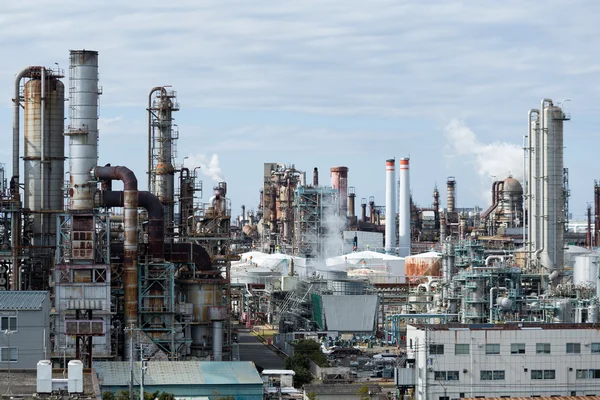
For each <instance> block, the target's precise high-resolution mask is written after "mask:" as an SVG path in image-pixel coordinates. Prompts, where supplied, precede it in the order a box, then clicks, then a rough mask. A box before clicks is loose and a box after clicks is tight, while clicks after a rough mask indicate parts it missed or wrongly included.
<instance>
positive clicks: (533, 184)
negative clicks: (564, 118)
mask: <svg viewBox="0 0 600 400" xmlns="http://www.w3.org/2000/svg"><path fill="white" fill-rule="evenodd" d="M534 114H535V115H536V121H538V120H539V114H540V111H539V110H537V109H531V110H529V112H528V113H527V132H528V135H529V144H528V149H529V163H528V164H529V168H528V175H529V179H528V181H529V183H528V185H527V190H528V195H527V228H528V229H527V253H528V254H527V259H528V260H529V263H531V262H533V260H534V258H533V257H532V254H533V252H534V251H536V250H537V249H538V248H539V247H540V246H541V243H540V240H539V232H540V227H539V221H540V216H539V213H540V209H539V203H540V189H539V188H540V179H539V162H540V149H539V146H540V134H539V130H538V129H537V128H536V127H534V126H533V119H532V117H533V115H534ZM536 125H537V122H536Z"/></svg>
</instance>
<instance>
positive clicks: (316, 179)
mask: <svg viewBox="0 0 600 400" xmlns="http://www.w3.org/2000/svg"><path fill="white" fill-rule="evenodd" d="M313 186H314V187H317V186H319V169H318V168H317V167H315V169H314V170H313Z"/></svg>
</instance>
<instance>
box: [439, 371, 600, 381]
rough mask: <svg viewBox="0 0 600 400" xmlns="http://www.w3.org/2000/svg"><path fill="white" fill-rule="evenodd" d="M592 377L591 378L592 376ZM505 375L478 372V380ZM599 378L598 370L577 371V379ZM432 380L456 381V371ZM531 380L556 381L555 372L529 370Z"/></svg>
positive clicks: (496, 378) (493, 372) (503, 373)
mask: <svg viewBox="0 0 600 400" xmlns="http://www.w3.org/2000/svg"><path fill="white" fill-rule="evenodd" d="M592 375H593V376H592ZM505 376H506V373H505V371H503V370H493V371H480V372H479V379H480V380H482V381H503V380H504V379H505ZM594 378H600V370H598V369H590V370H587V369H582V370H577V379H594ZM434 379H435V380H436V381H458V380H459V373H458V371H435V372H434ZM531 379H556V371H555V370H553V369H533V370H531Z"/></svg>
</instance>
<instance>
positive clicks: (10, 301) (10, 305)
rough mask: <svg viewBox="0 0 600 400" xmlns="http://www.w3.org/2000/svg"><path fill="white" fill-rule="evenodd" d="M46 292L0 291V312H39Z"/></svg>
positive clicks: (45, 297)
mask: <svg viewBox="0 0 600 400" xmlns="http://www.w3.org/2000/svg"><path fill="white" fill-rule="evenodd" d="M47 298H48V292H46V291H42V290H40V291H12V290H3V291H0V310H5V311H8V310H41V309H42V304H43V303H44V301H45V300H46V299H47Z"/></svg>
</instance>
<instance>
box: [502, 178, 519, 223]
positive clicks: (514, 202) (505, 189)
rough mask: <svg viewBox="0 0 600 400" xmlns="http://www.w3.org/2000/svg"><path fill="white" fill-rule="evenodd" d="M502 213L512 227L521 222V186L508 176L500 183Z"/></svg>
mask: <svg viewBox="0 0 600 400" xmlns="http://www.w3.org/2000/svg"><path fill="white" fill-rule="evenodd" d="M502 215H503V217H504V218H506V221H503V222H506V224H507V225H508V227H511V228H514V227H518V226H520V225H521V224H522V215H523V186H521V183H520V182H519V181H518V180H516V179H515V178H513V177H512V176H509V177H508V178H506V179H505V180H504V183H503V185H502Z"/></svg>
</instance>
